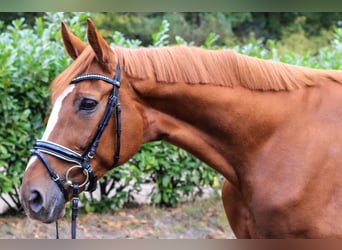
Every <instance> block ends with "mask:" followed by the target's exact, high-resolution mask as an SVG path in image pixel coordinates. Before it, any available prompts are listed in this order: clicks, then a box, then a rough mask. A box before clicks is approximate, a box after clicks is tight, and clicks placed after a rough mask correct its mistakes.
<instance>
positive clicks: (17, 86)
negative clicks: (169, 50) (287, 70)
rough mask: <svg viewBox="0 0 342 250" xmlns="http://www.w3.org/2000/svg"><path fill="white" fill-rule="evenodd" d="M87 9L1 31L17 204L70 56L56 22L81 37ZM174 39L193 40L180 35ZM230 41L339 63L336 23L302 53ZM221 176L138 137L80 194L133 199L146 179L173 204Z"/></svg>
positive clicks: (292, 59)
mask: <svg viewBox="0 0 342 250" xmlns="http://www.w3.org/2000/svg"><path fill="white" fill-rule="evenodd" d="M88 16H89V14H87V13H68V14H63V13H53V14H47V15H46V16H45V17H44V18H38V19H36V22H35V25H34V27H33V29H31V28H27V26H26V25H25V20H23V19H19V20H14V21H13V22H12V24H11V25H9V26H7V27H5V29H4V31H3V32H2V33H1V34H0V51H1V54H0V65H1V68H0V75H1V78H0V93H1V98H0V116H1V117H2V122H1V123H0V140H1V143H0V197H1V199H2V200H3V201H4V202H6V203H7V204H8V206H9V208H11V209H14V210H17V209H18V208H20V201H19V196H18V189H19V187H20V183H21V178H22V176H23V172H24V170H25V166H26V164H27V161H28V158H29V156H30V153H29V149H30V148H31V147H32V145H33V143H34V140H35V139H36V138H40V137H41V135H42V132H43V130H44V128H45V126H46V120H47V117H48V114H49V111H50V105H49V102H50V101H49V84H50V83H51V81H52V80H53V79H54V78H55V77H56V76H57V75H58V74H59V73H60V72H62V71H63V70H64V69H65V68H66V67H67V66H68V65H69V64H70V63H71V60H70V59H69V58H68V56H67V55H66V53H65V51H64V48H63V45H62V42H61V35H60V22H61V20H66V21H67V24H68V25H69V26H70V28H71V30H72V31H73V32H75V33H76V35H77V36H79V37H81V39H84V40H85V39H86V36H85V33H86V22H85V20H86V18H87V17H88ZM171 28H172V27H170V26H169V22H168V21H167V20H164V21H163V22H162V23H161V26H160V28H159V30H156V31H155V33H153V34H151V39H152V41H153V44H151V46H166V45H168V44H169V41H170V38H169V35H168V34H169V29H171ZM218 37H219V36H218V35H217V34H214V33H210V34H208V37H207V39H206V40H205V42H204V44H203V47H206V48H217V49H219V47H217V46H215V41H216V40H217V39H218ZM175 41H176V42H177V43H178V44H184V45H191V44H192V43H191V41H185V40H184V39H183V38H182V37H179V36H177V37H175ZM110 42H111V44H112V46H114V45H118V46H124V47H137V46H139V45H140V44H141V42H140V41H139V40H129V39H126V38H125V36H124V34H122V33H120V32H114V33H113V35H112V41H110ZM233 49H235V50H237V51H239V52H241V53H243V54H247V55H252V56H256V57H260V58H267V59H272V60H277V61H282V62H287V63H290V64H298V65H304V66H309V67H315V68H333V69H340V68H341V58H342V30H339V29H336V30H335V37H334V39H333V40H332V41H331V45H330V46H329V47H325V48H322V49H321V50H320V51H319V53H318V54H316V55H313V54H311V53H310V52H309V51H308V52H305V53H303V54H302V55H298V54H295V53H292V52H289V51H287V52H284V53H282V54H280V53H279V52H278V50H277V49H276V43H275V42H274V41H268V42H267V45H266V46H264V45H263V43H262V42H261V41H259V40H251V41H250V42H249V43H248V44H246V45H244V46H237V47H235V48H233ZM220 180H221V178H220V177H219V175H218V174H217V173H215V172H214V171H213V170H212V169H210V168H209V167H208V166H206V165H205V164H203V163H202V162H200V161H199V160H198V159H196V158H194V157H192V156H191V155H189V154H188V153H186V152H185V151H184V150H181V149H179V148H177V147H175V146H172V145H169V144H166V143H163V142H154V143H150V144H147V145H143V146H142V147H141V150H140V151H139V153H138V154H137V155H136V156H135V157H134V158H133V159H131V160H130V161H129V162H128V163H126V164H125V165H124V166H121V167H119V168H116V169H114V170H112V171H110V172H109V173H108V174H107V175H106V176H105V177H104V178H103V179H101V180H100V181H99V190H100V195H99V197H97V198H95V197H92V196H89V195H82V196H81V199H82V203H83V204H84V207H85V210H86V211H88V212H99V211H102V212H103V211H108V210H115V209H117V208H121V207H122V206H124V205H125V204H126V203H127V202H131V201H133V193H139V192H140V191H141V189H142V186H143V185H144V184H152V185H153V187H154V188H153V189H152V191H151V193H150V198H151V203H153V204H155V205H162V206H175V205H177V204H178V203H179V202H182V201H184V200H185V199H189V198H195V197H197V196H200V195H201V194H202V193H203V188H204V186H209V187H211V188H213V189H214V190H217V188H218V187H219V186H220ZM13 203H14V205H13Z"/></svg>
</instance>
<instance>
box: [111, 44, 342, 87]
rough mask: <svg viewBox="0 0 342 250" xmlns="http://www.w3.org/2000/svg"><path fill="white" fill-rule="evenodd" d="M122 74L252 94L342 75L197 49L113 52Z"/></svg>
mask: <svg viewBox="0 0 342 250" xmlns="http://www.w3.org/2000/svg"><path fill="white" fill-rule="evenodd" d="M115 50H116V51H117V52H118V55H119V58H120V60H121V61H122V62H121V64H122V65H123V68H124V71H125V72H126V73H127V74H128V75H129V76H131V77H134V78H138V79H149V78H155V79H156V81H158V82H165V83H176V82H186V83H189V84H211V85H217V86H228V87H235V86H239V85H240V86H242V87H245V88H248V89H251V90H262V91H270V90H272V91H283V90H285V91H290V90H294V89H299V88H302V87H304V86H317V85H321V84H322V83H324V82H326V81H327V80H329V81H333V82H338V83H342V72H341V71H334V70H319V69H311V68H306V67H301V66H294V65H289V64H285V63H280V62H275V61H271V60H264V59H258V58H254V57H250V56H245V55H241V54H238V53H236V52H234V51H233V50H206V49H203V48H198V47H186V46H170V47H162V48H137V49H127V48H115Z"/></svg>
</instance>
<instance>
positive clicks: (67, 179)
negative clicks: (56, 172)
mask: <svg viewBox="0 0 342 250" xmlns="http://www.w3.org/2000/svg"><path fill="white" fill-rule="evenodd" d="M76 168H80V169H82V170H83V171H82V172H83V174H84V175H85V180H84V182H82V183H81V184H78V187H79V188H81V187H84V186H85V185H86V184H87V183H88V181H89V173H88V171H86V170H85V169H83V168H82V167H81V166H80V165H74V166H72V167H71V168H69V169H68V171H67V172H66V174H65V179H66V182H67V183H69V184H71V185H72V181H71V180H70V179H69V175H70V173H71V171H72V170H74V169H76Z"/></svg>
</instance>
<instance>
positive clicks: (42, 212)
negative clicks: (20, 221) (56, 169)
mask: <svg viewBox="0 0 342 250" xmlns="http://www.w3.org/2000/svg"><path fill="white" fill-rule="evenodd" d="M47 194H49V195H46V194H45V195H44V194H43V193H42V192H39V191H38V190H31V191H30V192H29V193H28V194H23V195H22V205H23V208H24V211H25V213H26V215H27V216H28V217H29V218H31V219H34V220H38V221H41V222H43V223H52V222H55V221H57V220H58V219H59V218H61V217H63V216H64V214H65V199H64V196H63V194H62V193H61V192H55V193H51V192H47Z"/></svg>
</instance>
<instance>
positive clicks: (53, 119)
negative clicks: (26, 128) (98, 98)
mask: <svg viewBox="0 0 342 250" xmlns="http://www.w3.org/2000/svg"><path fill="white" fill-rule="evenodd" d="M74 88H75V85H74V84H72V85H69V86H68V87H67V88H66V89H65V90H64V92H63V93H62V94H61V95H60V96H59V97H58V98H57V100H56V102H55V105H54V106H53V108H52V111H51V114H50V117H49V121H48V124H47V126H46V129H45V132H44V134H43V138H42V140H43V141H47V140H48V138H49V136H50V134H51V132H52V131H53V129H54V128H55V126H56V124H57V122H58V118H59V111H60V110H61V107H62V103H63V101H64V99H65V97H67V96H68V95H69V94H70V93H71V92H72V91H73V90H74Z"/></svg>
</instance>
